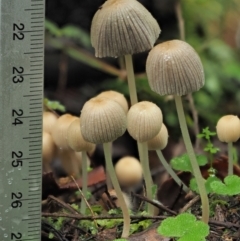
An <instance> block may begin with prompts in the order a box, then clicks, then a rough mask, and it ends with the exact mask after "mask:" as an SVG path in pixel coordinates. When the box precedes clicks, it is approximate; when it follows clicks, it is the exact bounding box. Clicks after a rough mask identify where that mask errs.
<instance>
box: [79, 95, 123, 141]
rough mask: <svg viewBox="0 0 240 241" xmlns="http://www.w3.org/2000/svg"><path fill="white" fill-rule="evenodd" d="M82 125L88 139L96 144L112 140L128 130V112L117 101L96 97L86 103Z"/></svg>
mask: <svg viewBox="0 0 240 241" xmlns="http://www.w3.org/2000/svg"><path fill="white" fill-rule="evenodd" d="M80 126H81V132H82V136H83V138H84V139H85V140H86V141H88V142H91V143H95V144H101V143H107V142H112V141H114V140H116V139H117V138H118V137H120V136H121V135H123V133H124V132H125V131H126V126H127V121H126V114H125V112H124V110H123V108H122V107H121V106H120V105H119V104H118V103H117V102H116V101H113V100H110V99H108V98H104V97H95V98H92V99H90V100H89V101H87V102H86V103H85V104H84V106H83V108H82V112H81V122H80Z"/></svg>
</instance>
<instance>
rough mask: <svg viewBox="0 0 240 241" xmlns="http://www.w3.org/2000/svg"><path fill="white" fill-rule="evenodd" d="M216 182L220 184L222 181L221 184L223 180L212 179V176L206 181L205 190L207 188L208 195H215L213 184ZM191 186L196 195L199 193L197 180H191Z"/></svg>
mask: <svg viewBox="0 0 240 241" xmlns="http://www.w3.org/2000/svg"><path fill="white" fill-rule="evenodd" d="M215 181H218V182H219V181H220V182H221V180H220V179H219V178H217V177H211V176H210V177H208V179H207V180H206V181H205V188H206V191H207V193H213V192H214V191H213V190H212V187H211V183H212V182H215ZM189 186H190V188H191V190H192V191H194V192H196V193H199V190H198V186H197V181H196V179H195V178H192V179H191V180H190V185H189Z"/></svg>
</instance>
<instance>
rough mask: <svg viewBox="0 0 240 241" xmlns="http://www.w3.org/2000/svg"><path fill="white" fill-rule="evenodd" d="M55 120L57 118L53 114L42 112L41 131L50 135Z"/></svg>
mask: <svg viewBox="0 0 240 241" xmlns="http://www.w3.org/2000/svg"><path fill="white" fill-rule="evenodd" d="M57 119H58V117H57V116H56V115H55V114H54V113H52V112H50V111H44V112H43V131H46V132H48V133H51V132H52V129H53V127H54V125H55V124H56V121H57Z"/></svg>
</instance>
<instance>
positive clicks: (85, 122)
mask: <svg viewBox="0 0 240 241" xmlns="http://www.w3.org/2000/svg"><path fill="white" fill-rule="evenodd" d="M80 118H81V122H80V126H81V133H82V136H83V138H84V139H85V140H86V141H88V142H91V143H95V144H103V151H104V156H105V160H106V169H107V173H108V175H109V176H110V178H111V181H112V184H113V187H114V189H115V191H116V193H117V196H118V199H119V203H120V206H121V209H122V212H123V219H124V224H123V232H122V237H128V235H129V230H130V215H129V212H128V208H127V205H126V203H125V201H124V198H123V195H122V192H121V188H120V186H119V183H118V180H117V177H116V173H115V170H114V167H113V163H112V157H111V142H112V141H114V140H116V139H117V138H118V137H120V136H121V135H123V133H124V132H125V131H126V125H127V123H126V122H127V121H126V113H125V112H124V110H123V108H122V107H121V106H120V105H119V104H118V103H117V102H116V101H113V100H110V99H108V98H104V97H95V98H92V99H90V100H89V101H87V102H86V103H85V104H84V106H83V108H82V111H81V117H80Z"/></svg>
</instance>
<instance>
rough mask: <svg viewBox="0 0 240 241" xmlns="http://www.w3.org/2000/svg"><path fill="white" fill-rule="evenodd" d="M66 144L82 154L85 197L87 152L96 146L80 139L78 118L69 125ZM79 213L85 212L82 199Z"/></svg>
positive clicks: (84, 204)
mask: <svg viewBox="0 0 240 241" xmlns="http://www.w3.org/2000/svg"><path fill="white" fill-rule="evenodd" d="M67 143H68V145H69V147H70V148H71V149H72V150H74V151H76V152H82V162H81V163H82V193H83V196H84V197H86V196H87V167H88V165H87V162H88V158H87V152H90V153H92V152H93V150H94V149H95V148H96V145H95V144H93V143H90V142H87V141H85V139H84V138H83V137H82V133H81V130H80V118H77V119H75V120H74V121H72V123H71V124H70V125H69V127H68V129H67ZM80 211H81V213H82V214H85V212H86V203H85V202H84V200H83V199H82V201H81V207H80Z"/></svg>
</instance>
